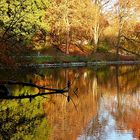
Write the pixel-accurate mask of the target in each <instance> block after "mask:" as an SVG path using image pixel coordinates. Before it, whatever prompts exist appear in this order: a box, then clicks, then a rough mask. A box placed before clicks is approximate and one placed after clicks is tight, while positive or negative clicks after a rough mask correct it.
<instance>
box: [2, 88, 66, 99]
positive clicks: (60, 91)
mask: <svg viewBox="0 0 140 140" xmlns="http://www.w3.org/2000/svg"><path fill="white" fill-rule="evenodd" d="M66 92H68V90H59V92H56V91H52V92H44V93H37V94H33V95H19V96H12V95H10V96H0V99H8V100H12V99H30V100H31V99H33V98H35V97H38V96H44V95H52V94H62V95H63V93H66Z"/></svg>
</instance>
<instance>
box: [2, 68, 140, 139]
mask: <svg viewBox="0 0 140 140" xmlns="http://www.w3.org/2000/svg"><path fill="white" fill-rule="evenodd" d="M0 80H14V81H22V82H29V81H30V82H32V83H34V84H37V85H40V86H47V87H50V88H59V89H63V88H64V87H66V85H67V83H68V81H70V82H71V88H70V91H69V93H65V94H63V95H62V94H57V95H47V96H46V95H45V96H41V97H40V96H38V97H36V98H33V99H12V100H7V99H0V140H139V139H140V67H139V66H106V67H105V66H104V67H103V66H102V67H90V68H65V69H60V68H55V69H20V70H0ZM6 87H7V88H8V89H9V91H10V94H11V95H10V96H22V95H32V94H35V93H38V89H36V88H32V87H26V86H19V85H6ZM42 92H48V91H46V90H43V91H42ZM68 95H69V96H70V101H69V102H68V98H67V96H68Z"/></svg>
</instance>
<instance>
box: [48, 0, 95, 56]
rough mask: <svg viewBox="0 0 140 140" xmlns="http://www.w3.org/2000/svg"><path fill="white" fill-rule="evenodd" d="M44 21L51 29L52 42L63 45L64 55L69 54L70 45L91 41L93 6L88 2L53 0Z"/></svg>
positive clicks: (87, 0)
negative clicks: (85, 40) (64, 46)
mask: <svg viewBox="0 0 140 140" xmlns="http://www.w3.org/2000/svg"><path fill="white" fill-rule="evenodd" d="M46 20H47V22H48V23H49V25H50V27H51V35H52V42H53V43H54V42H55V41H56V40H57V43H56V44H57V45H60V44H65V45H66V54H69V45H70V44H71V43H76V42H77V41H79V40H80V41H81V40H83V38H86V39H89V40H90V39H91V37H92V32H91V30H92V26H93V21H94V5H93V3H92V1H89V0H85V1H84V2H83V1H81V0H78V1H77V0H69V1H68V0H61V1H58V0H55V1H53V2H51V6H50V8H49V9H48V10H47V18H46Z"/></svg>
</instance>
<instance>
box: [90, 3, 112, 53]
mask: <svg viewBox="0 0 140 140" xmlns="http://www.w3.org/2000/svg"><path fill="white" fill-rule="evenodd" d="M109 2H110V0H93V3H94V11H95V12H94V13H95V15H94V16H95V17H94V19H95V20H94V24H93V27H92V32H93V41H92V44H93V45H94V50H95V51H96V49H97V45H98V42H99V38H100V35H101V34H102V33H103V30H104V28H105V27H107V26H108V22H107V19H106V18H105V11H107V10H106V6H107V5H108V4H109Z"/></svg>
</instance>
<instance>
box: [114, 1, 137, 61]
mask: <svg viewBox="0 0 140 140" xmlns="http://www.w3.org/2000/svg"><path fill="white" fill-rule="evenodd" d="M138 4H139V2H138V1H137V0H135V1H131V0H118V1H117V3H116V4H115V9H116V14H115V15H116V18H117V20H118V22H117V23H118V33H117V42H116V56H117V59H119V50H120V49H123V50H125V51H127V52H130V53H132V52H131V51H128V50H126V49H124V48H123V47H124V45H125V47H126V43H125V42H129V43H130V44H131V47H132V44H133V45H134V43H135V42H136V40H137V38H135V36H134V27H135V24H136V22H134V21H136V19H137V10H138ZM134 15H135V16H134ZM133 41H134V42H133Z"/></svg>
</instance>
